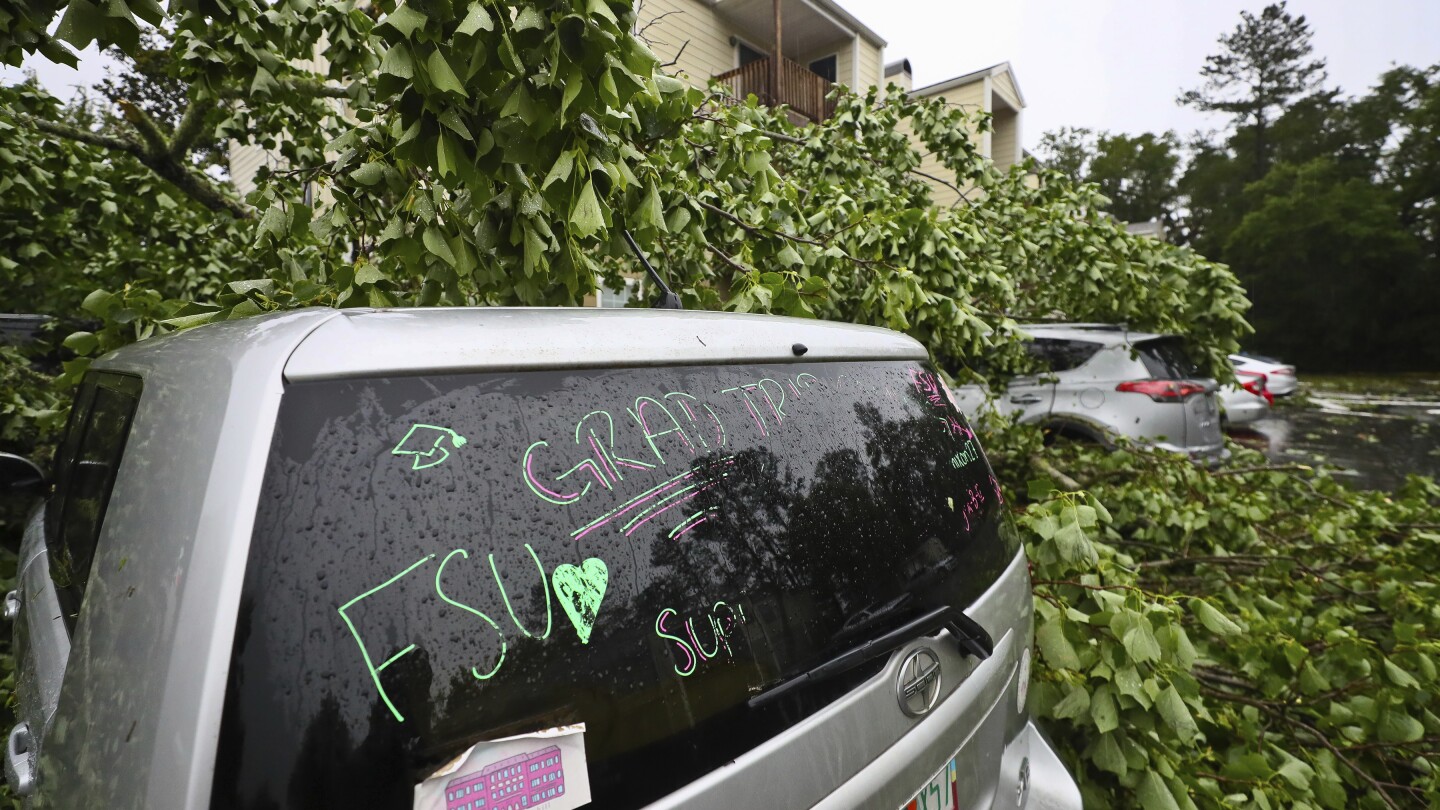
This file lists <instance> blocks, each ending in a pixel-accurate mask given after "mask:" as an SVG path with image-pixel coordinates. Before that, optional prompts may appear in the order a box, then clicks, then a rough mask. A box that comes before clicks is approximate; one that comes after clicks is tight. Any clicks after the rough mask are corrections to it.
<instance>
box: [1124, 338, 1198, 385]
mask: <svg viewBox="0 0 1440 810" xmlns="http://www.w3.org/2000/svg"><path fill="white" fill-rule="evenodd" d="M1135 350H1136V351H1137V352H1139V353H1140V360H1141V361H1142V362H1144V363H1145V368H1146V370H1148V371H1149V372H1150V376H1151V377H1154V378H1155V379H1157V380H1185V379H1192V378H1195V377H1199V376H1201V374H1200V367H1199V366H1198V365H1196V364H1195V361H1194V360H1191V359H1190V355H1189V354H1188V353H1186V351H1185V344H1184V342H1183V341H1181V340H1180V338H1157V339H1155V340H1147V341H1145V342H1144V343H1137V344H1135Z"/></svg>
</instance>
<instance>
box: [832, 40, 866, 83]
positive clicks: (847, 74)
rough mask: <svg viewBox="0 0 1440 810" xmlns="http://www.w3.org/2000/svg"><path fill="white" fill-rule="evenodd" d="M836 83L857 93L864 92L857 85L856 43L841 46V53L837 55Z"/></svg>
mask: <svg viewBox="0 0 1440 810" xmlns="http://www.w3.org/2000/svg"><path fill="white" fill-rule="evenodd" d="M835 81H836V82H838V83H839V84H843V85H845V86H846V87H849V88H850V89H851V90H855V91H856V92H864V91H863V89H860V88H856V87H855V86H854V85H855V43H854V42H850V43H847V44H846V45H843V46H841V48H840V52H839V53H837V54H835Z"/></svg>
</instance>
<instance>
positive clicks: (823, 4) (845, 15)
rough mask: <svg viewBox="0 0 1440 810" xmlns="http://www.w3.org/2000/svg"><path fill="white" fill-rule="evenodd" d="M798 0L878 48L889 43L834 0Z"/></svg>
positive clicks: (711, 0)
mask: <svg viewBox="0 0 1440 810" xmlns="http://www.w3.org/2000/svg"><path fill="white" fill-rule="evenodd" d="M721 2H722V0H708V4H709V5H710V7H711V8H714V7H715V6H718V5H720V3H721ZM800 2H802V3H804V4H805V5H807V6H810V7H811V8H812V9H814V10H815V11H816V12H817V13H819V14H821V15H824V16H827V17H832V18H834V19H832V22H838V23H839V24H840V25H841V26H842V27H848V28H850V29H851V30H852V31H854V32H855V33H857V34H859V35H861V36H863V37H865V38H866V39H868V40H870V42H871V43H873V44H874V45H876V46H878V47H880V48H884V47H885V46H886V45H889V44H890V43H889V42H886V41H885V38H884V37H882V36H880V35H879V34H877V33H875V31H874V29H872V28H871V27H870V26H868V25H866V24H865V23H862V22H860V21H859V20H858V19H856V18H855V15H854V14H851V13H850V12H848V11H846V10H845V9H844V8H841V6H840V4H839V3H836V2H835V0H800Z"/></svg>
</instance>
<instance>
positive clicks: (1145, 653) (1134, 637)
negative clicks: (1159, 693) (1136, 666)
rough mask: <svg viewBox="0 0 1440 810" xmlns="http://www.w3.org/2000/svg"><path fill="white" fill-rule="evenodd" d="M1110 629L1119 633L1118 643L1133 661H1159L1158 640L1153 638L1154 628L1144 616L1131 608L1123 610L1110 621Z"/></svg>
mask: <svg viewBox="0 0 1440 810" xmlns="http://www.w3.org/2000/svg"><path fill="white" fill-rule="evenodd" d="M1110 629H1111V631H1117V632H1119V633H1120V643H1121V644H1122V645H1123V646H1124V647H1125V652H1127V653H1129V654H1130V658H1131V660H1133V661H1137V662H1145V661H1159V660H1160V656H1161V653H1162V651H1161V649H1160V642H1159V641H1158V640H1156V638H1155V629H1154V628H1153V627H1151V625H1150V620H1149V619H1147V618H1146V617H1145V616H1143V615H1141V614H1139V613H1135V612H1134V611H1131V610H1125V611H1123V612H1122V613H1121V614H1120V615H1119V616H1117V617H1116V618H1115V619H1114V620H1112V621H1111V623H1110Z"/></svg>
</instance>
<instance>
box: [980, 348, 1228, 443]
mask: <svg viewBox="0 0 1440 810" xmlns="http://www.w3.org/2000/svg"><path fill="white" fill-rule="evenodd" d="M1020 328H1021V330H1022V331H1024V332H1025V333H1026V334H1028V335H1029V336H1030V337H1031V338H1032V339H1031V341H1030V342H1029V343H1027V344H1026V349H1027V351H1028V352H1029V353H1030V354H1031V355H1032V357H1034V358H1035V360H1036V361H1037V362H1038V364H1039V365H1040V366H1041V367H1042V371H1040V372H1039V373H1037V374H1034V375H1029V376H1022V377H1016V378H1014V379H1012V380H1011V381H1010V382H1009V385H1008V387H1007V388H1006V390H1005V392H1004V393H1003V394H1000V395H999V396H998V397H996V396H992V395H991V393H990V392H989V391H988V390H986V389H985V388H983V387H981V386H974V385H970V386H961V387H959V388H957V389H955V395H956V399H957V402H958V404H959V406H960V408H961V410H962V411H964V412H965V413H966V414H967V415H969V416H971V417H972V418H973V417H974V416H975V415H976V414H977V413H978V412H979V411H981V410H982V409H984V408H987V407H991V408H995V409H997V410H999V411H1000V412H1001V413H1002V414H1006V415H1013V416H1014V417H1015V418H1016V419H1018V421H1020V422H1023V423H1027V424H1037V425H1040V426H1041V427H1043V428H1044V429H1045V430H1046V432H1047V433H1049V434H1051V435H1054V436H1059V437H1065V438H1071V439H1078V440H1082V441H1093V442H1099V443H1102V444H1110V443H1112V442H1113V441H1114V439H1115V438H1116V437H1124V438H1126V439H1129V440H1131V441H1134V442H1139V443H1142V444H1149V445H1153V446H1156V447H1160V448H1162V449H1165V450H1170V451H1174V452H1177V453H1184V454H1186V455H1189V456H1191V457H1194V458H1213V457H1216V456H1220V455H1223V454H1224V452H1225V450H1224V437H1223V436H1222V434H1221V431H1220V411H1219V407H1218V405H1217V404H1216V396H1215V395H1216V391H1217V390H1218V386H1217V385H1216V383H1215V381H1214V380H1212V379H1207V378H1205V377H1203V376H1202V375H1201V374H1200V370H1199V368H1198V366H1196V364H1195V363H1194V362H1193V361H1192V360H1191V359H1190V358H1189V357H1187V356H1186V353H1185V347H1184V343H1183V341H1182V340H1181V339H1180V338H1179V337H1175V336H1173V335H1156V334H1150V333H1145V332H1131V331H1128V330H1126V329H1125V328H1124V327H1121V326H1112V325H1108V324H1059V325H1049V324H1034V325H1026V326H1022V327H1020Z"/></svg>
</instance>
